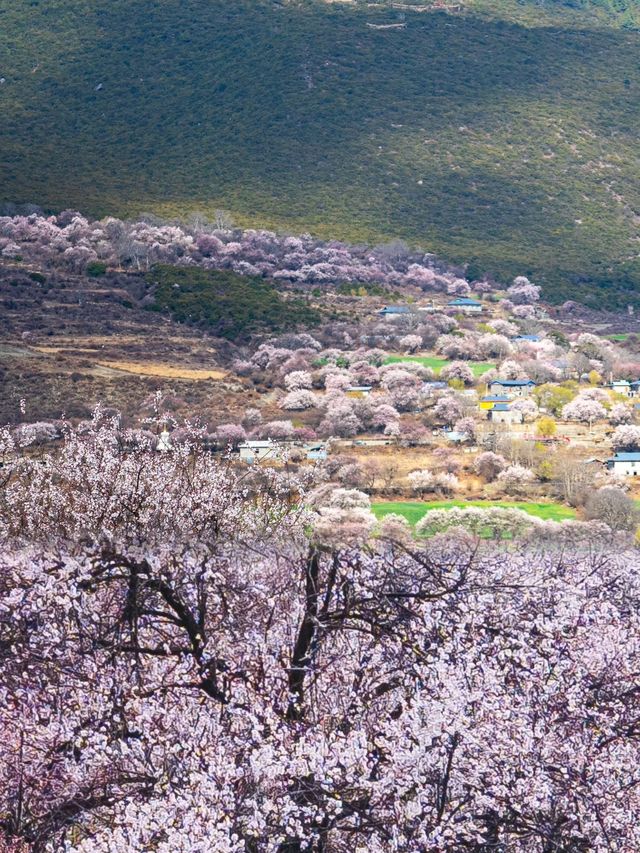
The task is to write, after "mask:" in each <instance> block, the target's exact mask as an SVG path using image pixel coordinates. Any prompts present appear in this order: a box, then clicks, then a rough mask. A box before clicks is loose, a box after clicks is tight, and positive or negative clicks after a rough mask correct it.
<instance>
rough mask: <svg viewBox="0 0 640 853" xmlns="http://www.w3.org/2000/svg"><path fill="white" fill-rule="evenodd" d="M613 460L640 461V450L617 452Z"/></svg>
mask: <svg viewBox="0 0 640 853" xmlns="http://www.w3.org/2000/svg"><path fill="white" fill-rule="evenodd" d="M612 461H613V462H640V452H638V451H634V452H629V453H615V454H614V456H613V460H612Z"/></svg>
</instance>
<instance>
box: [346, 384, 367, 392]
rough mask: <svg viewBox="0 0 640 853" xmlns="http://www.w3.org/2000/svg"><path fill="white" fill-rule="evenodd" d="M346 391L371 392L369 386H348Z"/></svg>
mask: <svg viewBox="0 0 640 853" xmlns="http://www.w3.org/2000/svg"><path fill="white" fill-rule="evenodd" d="M347 391H371V385H349V387H348V388H347Z"/></svg>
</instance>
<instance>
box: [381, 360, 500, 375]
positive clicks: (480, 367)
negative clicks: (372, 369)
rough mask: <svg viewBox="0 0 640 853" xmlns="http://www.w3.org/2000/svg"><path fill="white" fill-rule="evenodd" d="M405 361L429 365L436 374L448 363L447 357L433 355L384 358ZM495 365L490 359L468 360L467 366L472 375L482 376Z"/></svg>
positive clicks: (386, 361)
mask: <svg viewBox="0 0 640 853" xmlns="http://www.w3.org/2000/svg"><path fill="white" fill-rule="evenodd" d="M405 361H415V362H417V363H418V364H421V365H422V366H423V367H430V368H431V369H432V370H434V371H435V373H436V374H438V373H439V372H440V371H441V370H442V368H443V367H446V365H447V364H450V361H449V359H446V358H438V356H435V355H390V356H389V357H388V358H386V359H385V361H384V363H385V364H398V363H401V362H405ZM495 366H496V365H495V363H494V362H491V361H476V362H472V361H470V362H469V367H470V368H471V370H472V371H473V375H474V376H482V375H483V374H484V373H486V372H487V371H488V370H493V369H494V367H495Z"/></svg>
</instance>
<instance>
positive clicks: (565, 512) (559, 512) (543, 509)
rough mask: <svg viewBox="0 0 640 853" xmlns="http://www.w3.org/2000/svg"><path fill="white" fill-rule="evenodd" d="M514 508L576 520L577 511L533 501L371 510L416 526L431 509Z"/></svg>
mask: <svg viewBox="0 0 640 853" xmlns="http://www.w3.org/2000/svg"><path fill="white" fill-rule="evenodd" d="M454 506H455V507H466V506H478V507H492V506H500V507H514V508H515V509H522V510H524V511H525V512H528V513H529V514H530V515H535V516H536V517H537V518H543V519H545V520H551V521H566V520H567V519H571V518H575V517H576V513H575V510H573V509H571V508H570V507H568V506H563V505H562V504H558V503H546V502H531V501H461V500H451V501H389V502H387V503H374V504H372V506H371V508H372V510H373V512H374V513H375V514H376V516H377V517H378V518H383V517H384V516H385V515H388V514H389V513H391V512H395V513H398V515H403V516H404V517H405V518H406V519H407V521H409V522H410V523H411V524H416V523H417V522H418V521H420V519H421V518H422V517H423V516H424V515H426V513H427V512H429V510H431V509H451V508H452V507H454Z"/></svg>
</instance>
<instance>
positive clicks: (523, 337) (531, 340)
mask: <svg viewBox="0 0 640 853" xmlns="http://www.w3.org/2000/svg"><path fill="white" fill-rule="evenodd" d="M513 340H514V341H515V342H516V343H519V342H520V341H522V342H524V341H527V342H529V343H531V344H537V343H538V342H539V341H541V340H542V338H541V337H540V335H518V337H517V338H514V339H513Z"/></svg>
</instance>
